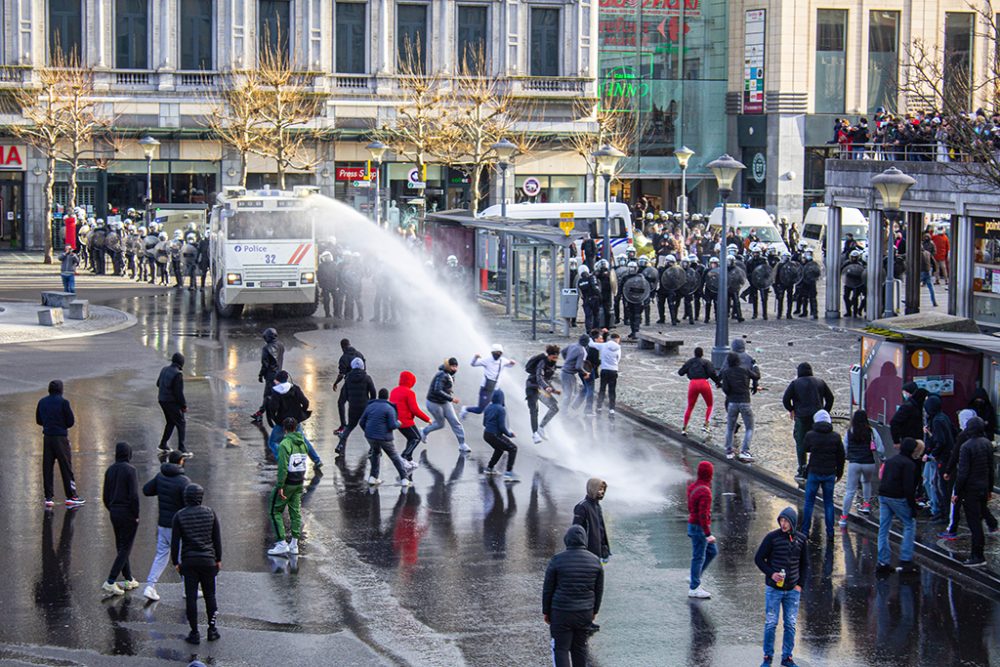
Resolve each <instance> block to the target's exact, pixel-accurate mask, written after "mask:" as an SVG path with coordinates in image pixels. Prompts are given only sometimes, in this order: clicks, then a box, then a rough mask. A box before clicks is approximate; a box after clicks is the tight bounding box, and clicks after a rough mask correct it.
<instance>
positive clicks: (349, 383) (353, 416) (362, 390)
mask: <svg viewBox="0 0 1000 667" xmlns="http://www.w3.org/2000/svg"><path fill="white" fill-rule="evenodd" d="M350 365H351V370H350V371H349V372H348V373H347V376H346V378H345V379H344V388H343V389H341V390H340V398H338V399H337V408H338V409H339V410H340V413H341V415H343V413H344V406H345V405H346V406H347V425H346V426H345V427H344V428H343V429H342V430H341V431H340V442H338V443H337V449H336V450H335V451H336V452H337V456H342V455H343V454H344V449H345V448H346V447H347V439H348V438H349V437H351V431H353V430H354V429H355V427H357V425H358V420H360V419H361V415H362V413H364V411H365V407H367V405H368V401H373V400H375V382H374V381H373V380H372V378H371V376H370V375H368V373H366V372H365V360H364V359H363V358H362V357H360V356H359V357H355V358H353V359H351V361H350Z"/></svg>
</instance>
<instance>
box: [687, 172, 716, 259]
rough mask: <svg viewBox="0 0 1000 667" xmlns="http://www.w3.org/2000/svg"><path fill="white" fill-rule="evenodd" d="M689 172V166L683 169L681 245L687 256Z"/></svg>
mask: <svg viewBox="0 0 1000 667" xmlns="http://www.w3.org/2000/svg"><path fill="white" fill-rule="evenodd" d="M687 171H688V168H687V165H684V166H683V167H681V244H682V245H683V246H684V254H687V214H688V191H687ZM723 217H724V216H723Z"/></svg>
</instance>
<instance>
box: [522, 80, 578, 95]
mask: <svg viewBox="0 0 1000 667" xmlns="http://www.w3.org/2000/svg"><path fill="white" fill-rule="evenodd" d="M515 81H516V82H518V83H519V84H520V89H521V90H522V91H524V92H531V93H561V94H565V93H569V94H573V95H583V94H584V91H585V90H586V87H587V84H588V83H589V82H590V81H591V80H590V79H578V78H570V77H541V76H537V77H536V76H531V77H523V78H517V79H515Z"/></svg>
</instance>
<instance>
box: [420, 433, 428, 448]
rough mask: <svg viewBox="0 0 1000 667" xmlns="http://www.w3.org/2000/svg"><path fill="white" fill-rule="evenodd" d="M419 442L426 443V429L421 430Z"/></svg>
mask: <svg viewBox="0 0 1000 667" xmlns="http://www.w3.org/2000/svg"><path fill="white" fill-rule="evenodd" d="M420 442H421V443H422V444H425V445H426V444H427V432H426V431H421V432H420Z"/></svg>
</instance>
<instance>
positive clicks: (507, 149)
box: [473, 138, 517, 218]
mask: <svg viewBox="0 0 1000 667" xmlns="http://www.w3.org/2000/svg"><path fill="white" fill-rule="evenodd" d="M492 148H493V152H494V153H496V154H497V158H498V159H499V162H498V163H497V166H498V167H500V217H501V218H506V217H507V168H508V167H509V166H510V160H511V158H513V157H514V153H516V152H517V144H515V143H514V142H512V141H508V140H507V139H506V138H504V139H501V140H500V141H498V142H496V143H495V144H493V146H492ZM478 185H479V184H478V183H477V184H476V186H478ZM473 187H475V186H473Z"/></svg>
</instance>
